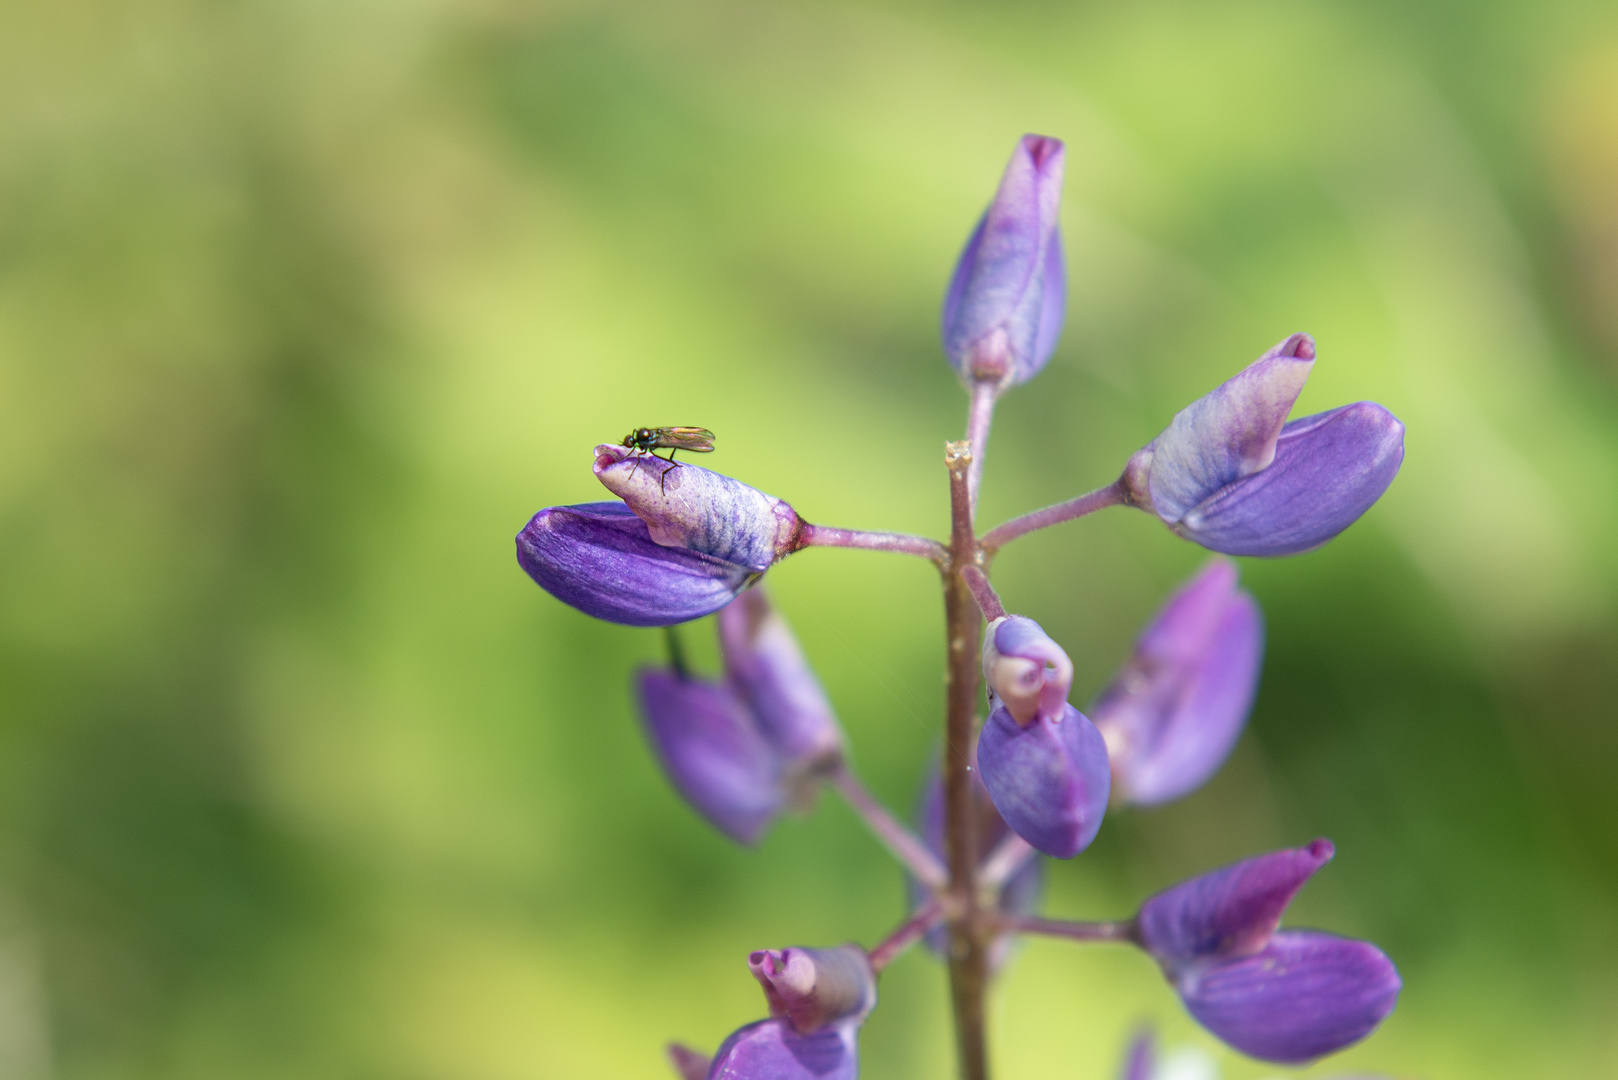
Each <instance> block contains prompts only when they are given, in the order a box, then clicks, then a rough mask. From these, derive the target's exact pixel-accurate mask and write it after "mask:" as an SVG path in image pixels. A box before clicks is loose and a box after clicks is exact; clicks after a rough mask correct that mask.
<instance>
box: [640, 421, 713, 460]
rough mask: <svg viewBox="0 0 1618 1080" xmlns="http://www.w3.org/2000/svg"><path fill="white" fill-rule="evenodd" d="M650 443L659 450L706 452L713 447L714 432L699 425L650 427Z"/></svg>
mask: <svg viewBox="0 0 1618 1080" xmlns="http://www.w3.org/2000/svg"><path fill="white" fill-rule="evenodd" d="M652 439H653V443H652V445H653V446H655V447H657V449H659V450H691V451H694V452H696V453H699V454H706V453H708V451H710V450H712V449H713V441H714V433H713V432H711V431H709V430H708V429H707V428H700V427H661V428H653V429H652Z"/></svg>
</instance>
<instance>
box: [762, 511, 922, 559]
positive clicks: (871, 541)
mask: <svg viewBox="0 0 1618 1080" xmlns="http://www.w3.org/2000/svg"><path fill="white" fill-rule="evenodd" d="M806 547H845V548H864V549H865V550H867V551H897V552H899V553H900V554H903V555H920V556H921V557H922V558H924V559H931V560H932V561H933V562H935V563H938V564H939V565H943V563H944V561H945V560H946V559H948V558H949V549H948V548H946V547H945V546H944V545H943V544H940V543H939V542H938V541H937V540H931V539H928V538H927V537H925V536H911V535H909V534H908V533H892V532H868V531H866V530H865V529H836V528H832V527H831V526H828V525H811V524H810V523H809V522H807V521H805V522H804V523H803V528H802V530H801V531H800V532H799V533H798V542H797V545H796V546H795V547H794V548H793V550H794V551H802V550H803V549H804V548H806Z"/></svg>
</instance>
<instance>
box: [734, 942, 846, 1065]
mask: <svg viewBox="0 0 1618 1080" xmlns="http://www.w3.org/2000/svg"><path fill="white" fill-rule="evenodd" d="M748 967H749V968H750V969H751V970H752V972H753V975H754V976H755V977H756V978H757V979H758V981H759V983H760V984H761V985H762V986H763V987H764V996H765V998H766V999H767V1000H768V1001H769V1005H770V1014H771V1017H770V1019H768V1020H760V1021H759V1022H757V1023H754V1024H749V1025H747V1026H746V1027H744V1028H742V1029H741V1030H739V1031H737V1032H735V1033H733V1034H732V1035H731V1036H730V1038H728V1039H726V1040H725V1041H724V1043H723V1044H722V1045H721V1046H720V1047H719V1052H718V1053H716V1054H715V1055H714V1059H713V1065H712V1067H711V1068H710V1071H709V1073H708V1080H854V1077H855V1076H856V1075H857V1074H858V1072H859V1057H858V1045H857V1036H858V1033H859V1026H860V1024H862V1023H864V1022H865V1018H866V1016H868V1015H869V1014H870V1012H871V1009H872V1008H873V1007H875V1005H876V976H875V975H874V974H873V973H872V971H871V965H870V962H869V961H868V960H867V959H866V956H865V952H864V950H862V949H860V948H859V947H858V946H854V945H846V946H843V947H842V948H838V949H801V948H792V949H781V950H773V949H772V950H764V951H760V952H755V953H753V954H752V956H750V957H749V958H748Z"/></svg>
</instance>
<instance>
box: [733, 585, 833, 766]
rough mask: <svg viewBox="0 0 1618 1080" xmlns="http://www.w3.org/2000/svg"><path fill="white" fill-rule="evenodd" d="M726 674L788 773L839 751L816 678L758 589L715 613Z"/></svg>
mask: <svg viewBox="0 0 1618 1080" xmlns="http://www.w3.org/2000/svg"><path fill="white" fill-rule="evenodd" d="M719 646H720V649H721V651H722V652H723V654H724V658H725V674H726V676H727V677H728V678H729V680H730V684H731V686H732V687H734V688H735V690H736V692H737V693H738V694H739V695H740V696H741V698H742V699H743V700H744V701H746V702H747V705H748V707H749V708H750V709H751V710H752V713H753V717H754V719H755V721H756V722H757V725H758V728H759V730H760V731H761V732H762V733H763V734H764V737H765V738H766V739H767V740H769V742H770V743H771V745H773V746H774V747H775V748H776V751H777V752H778V753H779V754H780V755H781V758H782V762H783V765H784V767H785V769H786V771H787V772H788V773H789V774H812V773H814V772H816V771H818V770H819V769H820V768H821V767H823V766H824V765H826V764H829V763H831V762H834V761H836V760H837V759H839V758H840V757H841V756H842V752H843V732H842V728H841V727H839V726H838V723H837V718H836V716H835V715H834V714H833V713H832V708H831V703H830V702H828V701H827V700H826V692H825V691H824V690H822V689H821V687H820V680H819V679H817V678H815V673H814V672H813V671H812V670H810V668H809V662H808V661H807V660H805V659H804V655H803V650H802V649H800V648H799V647H798V640H797V638H795V637H794V636H793V634H792V629H791V628H790V627H789V626H787V623H786V620H785V619H783V618H782V617H781V616H780V615H778V614H776V612H775V610H774V609H773V608H772V607H771V606H770V602H769V599H768V598H767V597H766V596H765V595H764V590H763V588H762V587H761V588H756V589H750V590H749V591H747V592H745V593H743V594H742V595H741V596H739V597H737V599H736V602H735V603H733V604H731V605H730V606H729V607H727V608H725V609H724V610H722V611H720V613H719Z"/></svg>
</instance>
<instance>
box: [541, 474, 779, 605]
mask: <svg viewBox="0 0 1618 1080" xmlns="http://www.w3.org/2000/svg"><path fill="white" fill-rule="evenodd" d="M517 562H518V563H520V564H521V565H522V568H523V569H524V570H526V571H527V572H528V576H529V577H531V578H533V579H534V580H535V581H536V582H538V583H539V586H540V587H541V588H542V589H544V590H545V591H546V592H548V593H550V594H551V595H552V596H554V597H556V598H557V599H558V600H560V601H562V602H563V603H564V604H569V605H571V606H573V607H576V608H578V609H579V610H580V611H582V612H584V613H585V614H586V615H593V616H595V617H596V618H598V619H606V620H607V621H608V622H615V623H625V624H627V625H629V626H672V625H673V624H675V623H682V622H687V621H689V620H691V619H700V618H701V617H702V616H704V615H711V614H713V613H714V612H715V611H718V610H719V609H720V608H722V607H724V606H725V605H726V604H728V603H730V602H731V601H732V600H733V599H735V598H736V595H737V594H738V593H740V592H741V591H742V590H743V589H745V588H747V586H748V585H750V584H752V583H753V582H754V581H756V580H758V576H759V575H758V574H757V573H755V572H754V571H752V570H749V569H748V568H747V567H745V566H739V565H737V564H736V563H731V562H725V561H724V560H722V559H716V558H714V557H712V556H710V555H703V554H701V553H699V552H696V551H689V550H686V549H685V548H671V547H664V546H662V545H660V544H657V543H654V542H653V541H652V538H651V535H650V532H649V531H648V529H647V527H646V523H645V522H644V521H642V520H641V519H640V518H638V517H636V516H635V515H634V513H633V512H632V511H631V510H630V509H629V508H628V507H626V506H625V505H624V504H623V503H615V502H599V503H584V504H583V505H581V506H552V507H548V508H547V509H544V510H541V511H540V512H539V513H537V514H535V515H534V517H533V520H532V521H530V522H529V523H528V524H527V525H526V526H524V527H523V530H522V532H520V533H518V534H517Z"/></svg>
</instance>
